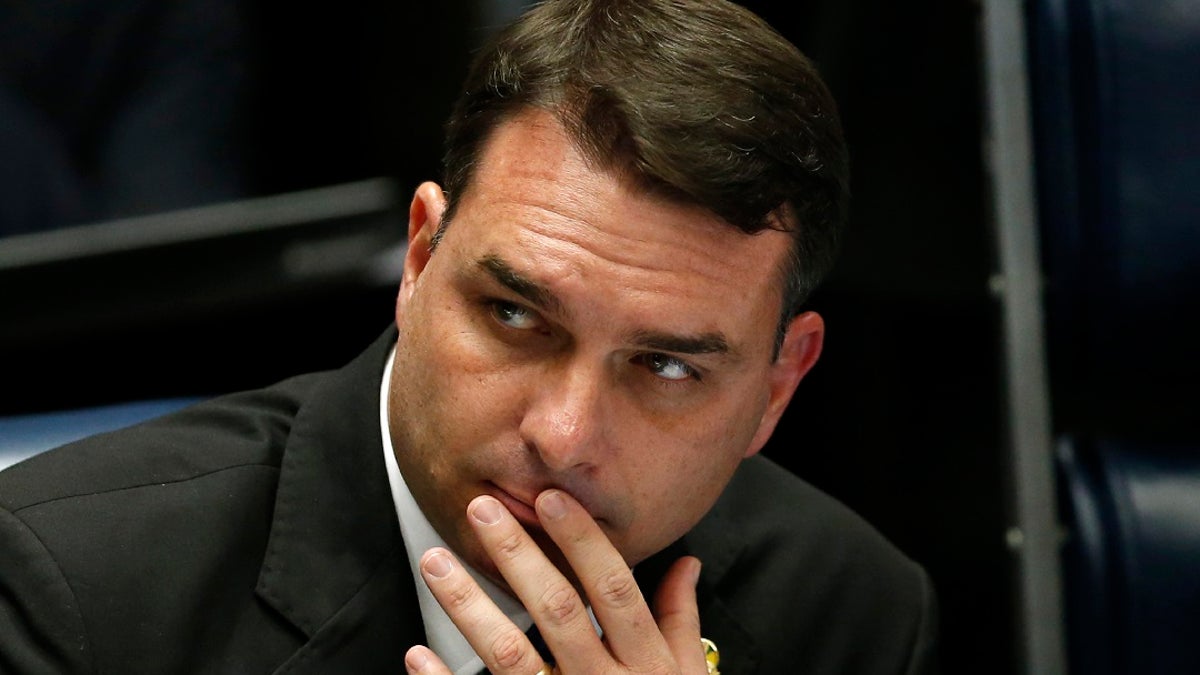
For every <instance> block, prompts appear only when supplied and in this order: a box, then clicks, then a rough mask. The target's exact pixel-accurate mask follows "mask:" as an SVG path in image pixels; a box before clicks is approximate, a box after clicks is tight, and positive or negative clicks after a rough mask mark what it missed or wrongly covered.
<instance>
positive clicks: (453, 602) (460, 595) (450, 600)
mask: <svg viewBox="0 0 1200 675" xmlns="http://www.w3.org/2000/svg"><path fill="white" fill-rule="evenodd" d="M475 591H476V588H475V586H473V585H472V584H457V585H454V586H451V587H450V588H447V589H446V590H445V600H444V601H443V603H442V604H443V605H444V606H445V608H446V611H447V612H449V611H451V610H456V609H461V608H463V607H467V606H469V605H470V604H471V603H473V602H474V601H475Z"/></svg>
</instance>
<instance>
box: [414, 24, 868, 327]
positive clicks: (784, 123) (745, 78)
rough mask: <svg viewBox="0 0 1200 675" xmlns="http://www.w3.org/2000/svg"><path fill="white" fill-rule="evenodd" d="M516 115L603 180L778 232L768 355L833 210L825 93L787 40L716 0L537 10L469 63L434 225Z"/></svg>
mask: <svg viewBox="0 0 1200 675" xmlns="http://www.w3.org/2000/svg"><path fill="white" fill-rule="evenodd" d="M529 107H536V108H541V109H545V110H548V111H550V112H552V113H554V114H555V115H556V116H557V117H558V119H559V120H560V121H561V122H562V124H563V126H564V127H565V128H566V130H567V132H568V134H569V135H570V136H571V137H572V139H573V140H574V141H575V143H576V144H577V145H578V147H579V149H580V151H581V152H583V153H584V155H585V156H587V157H588V159H589V160H591V161H594V162H596V163H597V164H598V165H599V166H600V167H602V168H604V169H605V170H613V171H620V172H622V173H623V174H625V175H626V176H628V177H630V178H631V179H632V180H633V181H635V183H636V184H638V185H639V186H641V187H643V188H645V189H647V190H650V191H653V192H655V193H658V194H661V195H663V196H664V197H667V198H670V199H674V200H678V201H680V202H683V203H687V204H695V205H698V206H701V207H703V208H705V209H708V210H709V211H711V212H712V213H715V214H716V215H718V216H720V217H721V218H722V219H724V220H726V221H728V222H729V223H730V224H732V225H734V226H736V227H738V228H740V229H742V230H743V231H745V232H748V233H754V232H758V231H761V230H763V229H767V228H774V229H782V230H787V231H789V232H790V233H791V234H792V237H793V242H794V243H793V247H792V256H791V259H790V261H789V263H788V264H787V269H784V270H782V271H781V273H782V277H783V288H784V292H783V308H782V313H781V319H780V324H779V334H778V335H777V336H776V347H777V348H778V346H779V343H780V342H781V341H782V336H783V331H784V330H786V327H787V324H788V322H789V320H790V319H791V318H792V317H793V316H795V315H796V314H798V313H799V312H800V308H801V305H802V303H803V302H804V301H805V299H806V298H807V297H808V295H809V293H810V292H811V291H812V290H813V288H815V287H816V286H817V284H818V283H819V282H820V281H821V279H822V278H823V277H824V276H825V275H826V274H827V273H828V271H829V269H830V267H832V264H833V260H834V257H835V256H836V252H837V245H838V239H839V236H838V235H839V231H840V230H841V228H842V225H843V223H844V221H845V218H846V208H847V200H848V180H849V176H848V173H849V168H848V162H847V156H846V149H845V144H844V142H843V140H842V131H841V124H840V122H839V121H838V117H837V111H836V107H835V105H834V102H833V98H832V97H831V96H830V94H829V91H828V90H827V89H826V87H825V85H824V83H823V82H822V81H821V79H820V77H819V75H818V74H817V72H816V70H815V68H814V67H813V66H812V64H811V63H810V62H809V61H808V59H807V58H805V57H804V55H803V54H801V53H800V51H799V50H798V49H796V47H795V46H794V45H792V44H791V43H790V42H788V41H787V40H785V39H784V38H783V37H782V36H780V35H779V34H778V33H777V32H775V31H774V30H773V29H772V28H771V27H770V26H768V25H767V24H766V23H765V22H764V21H762V20H761V19H760V18H759V17H757V16H755V15H754V14H753V13H751V12H749V11H748V10H746V9H745V8H743V7H740V6H738V5H735V4H733V3H730V2H725V1H724V0H548V1H546V2H542V3H540V4H538V5H537V6H535V7H534V8H533V9H531V10H530V11H528V12H527V13H526V14H525V15H524V16H522V17H521V18H520V19H519V20H517V21H516V22H515V23H513V24H511V25H509V26H508V27H507V28H505V29H503V30H502V31H500V32H499V33H498V34H497V35H496V36H495V37H494V38H493V39H492V41H491V42H490V43H489V44H488V45H487V46H485V47H484V49H483V50H482V51H481V52H480V53H479V54H478V55H477V56H476V57H475V59H474V61H473V63H472V66H471V68H470V71H469V73H468V75H467V79H466V81H465V83H464V85H463V90H462V93H461V94H460V96H459V99H458V101H457V103H456V104H455V107H454V111H453V113H452V115H451V117H450V120H449V122H448V123H447V127H446V132H447V133H446V153H445V158H444V167H443V168H444V170H445V175H444V185H445V187H446V189H447V192H448V199H449V206H448V208H447V211H446V218H445V222H446V223H448V222H449V221H450V220H451V218H452V216H453V213H454V209H455V205H456V204H457V203H458V199H459V198H460V197H461V195H462V194H464V193H465V192H466V191H467V189H468V188H469V186H470V182H471V177H472V171H473V169H474V166H475V163H476V162H477V161H478V159H479V155H480V153H481V152H482V148H483V146H484V144H485V143H486V141H487V139H488V136H489V134H490V133H491V131H492V130H493V129H495V128H496V127H497V126H498V125H500V124H502V123H503V122H505V121H506V120H507V119H509V118H511V117H512V116H513V115H514V114H515V113H517V112H519V111H521V110H523V109H527V108H529ZM436 241H437V237H435V243H436Z"/></svg>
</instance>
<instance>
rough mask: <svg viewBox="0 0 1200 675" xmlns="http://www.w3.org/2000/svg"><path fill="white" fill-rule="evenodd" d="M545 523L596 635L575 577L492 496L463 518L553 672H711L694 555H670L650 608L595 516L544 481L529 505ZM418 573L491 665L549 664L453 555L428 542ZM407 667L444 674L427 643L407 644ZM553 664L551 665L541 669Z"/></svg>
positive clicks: (518, 668) (529, 673) (515, 674)
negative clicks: (548, 655)
mask: <svg viewBox="0 0 1200 675" xmlns="http://www.w3.org/2000/svg"><path fill="white" fill-rule="evenodd" d="M535 507H536V509H537V513H538V519H539V520H540V521H541V523H542V527H543V528H545V530H546V533H547V534H548V535H549V536H550V538H551V539H552V540H553V541H554V543H555V544H556V545H558V547H559V548H560V549H561V550H562V553H563V555H564V556H565V558H566V560H567V563H568V564H569V565H570V566H571V569H572V571H573V572H574V574H575V576H576V577H577V579H578V580H579V585H580V588H581V589H582V590H583V592H584V593H585V594H586V595H587V599H588V601H589V602H590V603H591V607H592V611H593V612H594V613H595V615H596V620H597V621H598V622H599V624H600V626H601V628H603V630H604V637H603V639H601V637H600V636H599V635H597V634H596V630H595V628H594V627H593V626H592V622H591V619H590V618H589V617H588V613H587V606H586V605H585V604H584V601H583V599H582V598H581V597H580V594H579V592H578V591H577V590H576V588H575V586H573V585H572V583H571V582H570V581H569V580H568V579H567V577H566V576H564V575H563V573H562V572H560V571H559V570H558V569H557V568H556V567H555V566H554V564H553V563H551V562H550V560H549V559H548V558H547V557H546V555H545V553H543V552H542V550H541V549H540V548H539V547H538V546H537V544H536V543H535V542H534V540H533V539H532V538H531V537H530V536H529V534H528V533H527V532H526V531H525V530H524V528H522V527H521V525H520V523H518V522H517V520H516V519H515V518H514V517H513V516H512V514H510V513H509V512H508V511H507V510H506V509H505V508H504V506H503V505H501V504H500V502H498V501H497V500H496V499H494V498H492V497H489V496H481V497H477V498H475V499H474V500H472V502H471V503H470V505H469V506H468V507H467V513H468V519H469V521H470V523H471V526H472V527H473V528H474V529H475V532H476V534H477V535H478V536H479V540H480V541H481V542H482V544H483V547H484V549H485V550H486V551H487V552H488V555H490V556H491V558H492V560H493V561H494V562H495V563H496V566H497V568H499V570H500V573H501V574H502V575H503V576H504V579H505V580H506V581H507V582H508V585H509V586H510V587H511V588H512V590H513V593H514V594H515V595H516V596H517V598H518V599H520V601H521V602H522V603H523V604H524V605H525V607H526V608H527V609H528V610H529V613H530V615H531V616H532V617H533V620H534V622H536V623H537V625H538V627H539V629H540V630H541V633H542V637H543V638H544V639H545V641H546V644H547V645H548V646H549V647H550V650H551V652H553V653H554V656H555V659H556V663H555V665H554V672H557V673H562V674H564V675H578V674H581V673H628V672H636V673H664V674H665V673H675V674H683V673H686V674H688V675H692V674H697V675H703V674H704V673H706V672H707V666H706V665H705V660H704V652H703V649H702V648H701V646H700V615H699V611H698V610H697V608H696V591H695V588H696V580H697V579H698V578H699V576H700V561H699V560H697V559H696V558H692V557H684V558H680V559H679V560H677V561H675V563H674V564H673V565H672V566H671V569H670V570H668V572H667V574H666V575H665V576H664V577H663V581H662V583H661V585H660V586H659V588H658V590H657V591H656V592H655V598H654V608H655V611H654V612H653V613H652V612H651V610H650V607H649V606H648V605H647V604H646V600H645V598H644V597H643V596H642V593H641V590H640V589H639V588H638V585H637V583H636V582H635V581H634V578H633V572H632V571H631V570H630V569H629V567H628V565H626V564H625V561H624V559H623V558H622V557H621V555H620V553H618V552H617V550H616V548H615V547H613V545H612V543H611V542H609V540H608V538H607V537H606V536H605V535H604V532H603V531H602V530H601V529H600V526H599V525H597V524H596V522H595V521H594V520H593V519H592V517H591V516H590V515H588V513H587V511H586V510H584V508H583V507H582V506H580V504H579V503H578V502H576V501H575V500H574V499H573V498H572V497H571V496H570V495H568V494H567V493H565V492H563V491H561V490H547V491H545V492H543V493H542V494H541V495H539V496H538V499H537V503H536V505H535ZM421 574H422V576H423V577H424V578H425V582H426V583H427V584H428V585H429V588H430V590H431V591H432V592H433V595H434V597H435V598H437V600H438V602H439V603H441V605H442V607H443V608H444V609H445V610H446V613H447V614H448V615H449V616H450V619H451V620H452V621H454V624H455V625H456V626H458V628H459V630H460V631H462V633H463V635H464V636H465V637H466V638H467V641H468V642H470V644H471V646H472V647H473V648H474V649H475V652H476V653H477V654H479V655H480V656H481V657H482V658H483V661H484V663H485V664H486V665H487V667H488V669H489V670H491V672H492V673H493V674H494V675H510V674H511V675H536V674H537V673H539V672H540V669H541V668H542V667H543V666H544V665H546V664H544V663H543V661H542V658H541V657H540V656H538V653H537V650H536V649H534V647H533V645H532V644H530V643H529V640H528V639H526V637H525V634H524V633H523V632H522V631H521V630H520V629H519V628H517V627H516V626H515V625H514V624H513V623H512V622H511V621H509V620H508V617H506V616H505V615H504V614H503V613H502V612H501V611H500V609H499V608H498V607H496V606H495V604H493V603H492V602H491V600H490V599H489V598H488V597H487V594H485V593H484V592H483V591H482V589H480V588H479V586H478V585H477V584H476V583H475V581H474V579H472V578H471V575H470V574H468V573H467V572H466V570H464V569H463V567H462V565H461V564H460V563H459V562H458V561H457V560H456V559H455V558H454V557H453V555H452V554H451V553H450V552H449V551H447V550H445V549H442V548H434V549H430V550H429V551H426V552H425V555H424V556H423V557H422V558H421ZM405 665H406V667H407V668H408V672H409V673H411V674H412V675H448V674H449V673H450V670H449V669H448V668H447V667H446V666H445V664H443V663H442V661H441V659H439V658H438V657H437V656H436V655H435V654H434V653H433V652H432V651H430V650H429V649H428V648H426V647H423V646H417V647H413V648H412V649H410V650H409V651H408V654H407V655H406V656H405ZM547 672H549V671H547Z"/></svg>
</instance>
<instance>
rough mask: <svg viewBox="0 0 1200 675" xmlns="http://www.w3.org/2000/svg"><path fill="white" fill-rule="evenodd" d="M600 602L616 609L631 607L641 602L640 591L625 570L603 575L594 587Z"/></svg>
mask: <svg viewBox="0 0 1200 675" xmlns="http://www.w3.org/2000/svg"><path fill="white" fill-rule="evenodd" d="M596 590H597V591H598V595H599V599H600V600H601V602H603V603H605V604H607V605H609V606H611V607H615V608H618V609H624V608H627V607H632V606H634V605H636V604H637V603H639V602H641V601H642V589H640V588H638V585H637V582H636V581H634V579H633V575H632V574H630V573H629V570H627V569H615V570H610V571H608V572H607V573H605V574H604V575H603V576H602V577H601V578H600V580H599V583H598V584H597V586H596Z"/></svg>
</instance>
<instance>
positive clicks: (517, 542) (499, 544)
mask: <svg viewBox="0 0 1200 675" xmlns="http://www.w3.org/2000/svg"><path fill="white" fill-rule="evenodd" d="M526 536H527V535H525V533H524V532H522V531H517V532H513V533H511V534H507V535H505V536H504V537H502V538H500V539H498V540H497V541H496V544H495V552H496V554H497V555H500V556H503V557H504V558H505V559H512V558H515V557H517V556H518V555H520V554H521V552H522V551H524V550H525V543H526Z"/></svg>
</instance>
